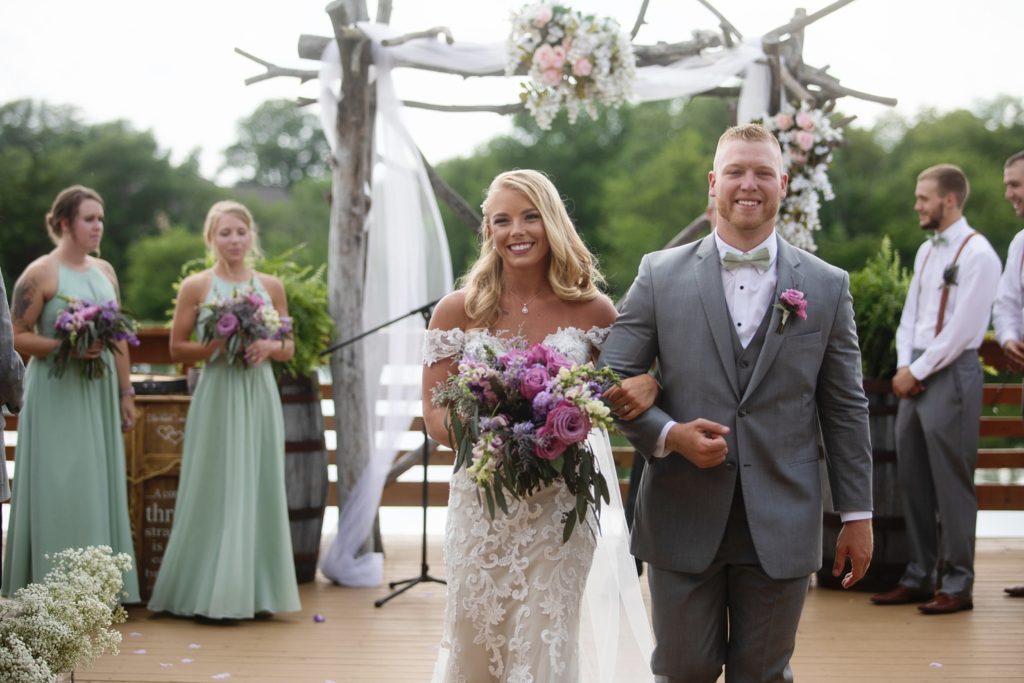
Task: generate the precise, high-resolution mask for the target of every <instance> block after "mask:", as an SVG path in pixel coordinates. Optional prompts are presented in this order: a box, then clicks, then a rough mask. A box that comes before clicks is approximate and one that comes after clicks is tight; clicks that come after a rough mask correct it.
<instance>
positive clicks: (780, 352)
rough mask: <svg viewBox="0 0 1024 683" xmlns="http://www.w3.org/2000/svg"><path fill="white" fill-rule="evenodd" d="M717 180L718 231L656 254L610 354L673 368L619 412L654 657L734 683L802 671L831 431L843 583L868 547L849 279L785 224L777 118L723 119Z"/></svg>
mask: <svg viewBox="0 0 1024 683" xmlns="http://www.w3.org/2000/svg"><path fill="white" fill-rule="evenodd" d="M708 179H709V182H710V195H711V196H712V197H713V198H714V200H715V207H716V213H717V216H716V221H717V223H716V229H715V232H714V233H713V234H712V235H710V236H708V237H706V238H705V239H703V240H701V241H700V242H697V243H694V244H688V245H685V246H682V247H677V248H674V249H668V250H665V251H660V252H656V253H652V254H648V255H647V256H645V257H644V259H643V261H641V263H640V269H639V272H638V274H637V277H636V280H635V281H634V282H633V285H632V287H631V288H630V290H629V293H628V294H627V296H626V299H625V301H624V302H623V304H622V306H621V311H620V315H619V318H618V320H617V321H616V323H615V325H614V327H613V328H612V331H611V334H610V336H609V337H608V340H607V341H606V342H605V344H604V346H603V348H602V352H601V362H602V364H605V365H608V366H609V367H611V368H613V369H614V370H616V371H617V372H618V373H619V374H620V375H622V376H623V377H628V376H632V375H636V374H638V373H641V372H646V371H647V369H648V368H649V367H651V365H652V363H653V362H654V361H655V360H657V362H658V367H659V369H660V371H661V380H662V383H663V384H664V390H663V392H662V395H661V398H660V400H659V403H658V405H656V406H654V407H652V408H651V409H649V410H648V411H647V412H645V413H644V414H642V415H641V416H640V417H639V418H637V419H635V420H633V421H631V422H622V423H621V424H620V425H619V426H620V428H621V429H622V431H623V432H624V433H625V434H626V436H627V437H628V438H629V440H630V441H631V442H632V443H633V445H634V446H636V448H637V449H638V450H639V451H641V452H642V453H643V454H644V456H645V458H646V459H647V461H648V467H647V468H646V470H645V472H644V475H643V479H642V480H641V483H640V491H639V496H638V498H637V502H636V509H635V511H634V515H635V516H634V522H633V537H632V551H633V554H634V555H636V556H637V557H638V558H640V559H642V560H645V561H646V562H648V564H649V566H650V571H649V581H650V589H651V605H652V617H653V621H654V631H655V636H656V639H657V646H656V648H655V650H654V655H653V657H652V661H651V666H652V669H653V671H654V673H655V674H656V676H657V680H658V681H660V682H661V683H673V682H677V683H678V682H685V683H702V682H705V681H706V682H707V683H714V681H715V680H716V679H717V678H718V676H719V675H720V673H721V670H722V667H723V666H725V675H726V681H727V683H768V682H769V681H771V682H775V681H791V680H792V672H791V671H790V667H789V660H790V657H791V656H792V654H793V648H794V645H795V641H796V631H797V625H798V623H799V621H800V612H801V610H802V609H803V604H804V598H805V596H806V593H807V588H808V577H809V575H810V574H811V572H814V571H816V570H817V569H818V568H819V567H820V566H821V555H822V552H821V551H822V548H821V521H822V491H821V489H822V483H821V478H820V474H819V467H820V464H819V452H818V441H819V434H820V435H821V436H822V438H823V441H824V445H825V464H826V466H827V469H828V475H829V482H830V484H831V492H832V500H833V502H834V505H835V509H836V510H838V511H840V512H841V514H842V517H843V522H844V524H843V529H842V531H841V533H840V534H839V540H838V544H837V548H836V560H835V564H834V566H833V568H832V571H833V574H835V575H836V576H838V575H839V574H840V573H841V572H843V571H844V570H845V567H846V562H847V560H849V561H850V565H851V569H850V571H849V573H847V574H846V576H845V577H844V579H843V586H844V587H846V588H849V587H850V586H852V585H853V584H854V583H856V582H857V581H858V580H859V579H860V578H861V577H862V576H863V575H864V572H865V571H866V570H867V567H868V564H869V562H870V559H871V550H872V535H871V519H870V518H871V512H870V511H871V446H870V441H869V435H868V408H867V400H866V399H865V397H864V392H863V390H862V387H861V361H860V352H859V350H858V345H857V332H856V329H855V327H854V322H853V307H852V303H851V300H850V294H849V288H848V283H849V277H848V275H847V274H846V273H845V272H843V271H841V270H839V269H837V268H834V267H832V266H829V265H828V264H826V263H824V262H823V261H821V260H820V259H818V258H816V257H814V256H812V255H810V254H808V253H806V252H804V251H800V250H798V249H796V248H794V247H792V246H790V245H789V244H787V243H786V242H785V241H784V240H782V239H780V238H778V237H777V235H776V232H775V217H776V214H777V213H778V209H779V203H780V201H781V199H782V198H783V197H784V196H785V193H786V184H787V182H788V178H787V176H786V174H785V173H783V170H782V156H781V153H780V149H779V144H778V142H777V141H776V139H775V137H774V136H773V135H772V134H771V133H770V132H769V131H768V130H766V129H765V128H763V127H761V126H758V125H745V126H737V127H734V128H730V129H729V130H727V131H726V132H725V133H724V134H723V135H722V137H721V138H720V139H719V141H718V149H717V151H716V152H715V162H714V170H713V171H711V172H710V173H709V174H708ZM787 290H790V291H789V292H787ZM783 293H786V296H785V297H783V296H782V294H783ZM784 300H785V301H784ZM786 302H788V303H786ZM819 430H820V431H819Z"/></svg>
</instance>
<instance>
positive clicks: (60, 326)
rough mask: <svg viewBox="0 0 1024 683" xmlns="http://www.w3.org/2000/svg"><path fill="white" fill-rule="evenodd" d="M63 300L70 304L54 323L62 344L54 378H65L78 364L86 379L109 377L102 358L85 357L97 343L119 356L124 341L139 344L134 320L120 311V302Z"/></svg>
mask: <svg viewBox="0 0 1024 683" xmlns="http://www.w3.org/2000/svg"><path fill="white" fill-rule="evenodd" d="M58 296H60V295H58ZM60 298H61V299H63V300H64V301H66V302H67V304H68V305H67V308H65V309H64V310H63V311H61V312H60V313H59V314H58V315H57V320H56V321H54V324H53V330H54V336H55V337H56V338H57V339H58V340H59V341H60V346H58V347H57V351H56V354H55V355H54V357H53V367H52V368H50V376H51V377H62V376H63V375H64V373H65V372H66V371H67V369H68V367H69V366H71V365H75V366H76V367H77V368H78V372H79V374H81V375H82V377H85V378H87V379H97V378H100V377H103V376H104V375H106V374H107V370H109V369H110V368H108V367H107V362H106V361H105V360H103V358H102V357H101V358H83V357H82V354H84V353H85V352H86V351H88V350H89V347H90V346H92V345H93V344H95V343H96V342H97V341H99V342H102V344H103V347H104V348H105V349H110V350H111V351H113V352H114V353H120V349H119V348H118V347H117V343H118V342H121V341H126V342H128V343H129V344H131V345H132V346H138V345H139V338H138V336H136V325H135V321H134V320H132V318H131V317H129V316H128V315H126V314H125V313H124V311H122V310H121V307H120V306H119V305H118V303H117V301H114V300H113V299H112V300H110V301H105V302H103V303H101V304H94V303H91V302H89V301H86V300H85V299H79V298H77V297H66V296H60Z"/></svg>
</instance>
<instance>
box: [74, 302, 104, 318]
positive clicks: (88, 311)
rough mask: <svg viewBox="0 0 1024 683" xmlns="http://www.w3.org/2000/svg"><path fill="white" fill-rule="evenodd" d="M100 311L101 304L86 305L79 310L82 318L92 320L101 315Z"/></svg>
mask: <svg viewBox="0 0 1024 683" xmlns="http://www.w3.org/2000/svg"><path fill="white" fill-rule="evenodd" d="M99 312H100V307H99V306H93V305H91V304H90V305H89V306H86V307H85V308H83V309H82V310H81V311H79V312H78V314H79V315H80V316H81V317H82V320H92V319H93V318H95V317H96V316H97V315H99Z"/></svg>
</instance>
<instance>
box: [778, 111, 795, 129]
mask: <svg viewBox="0 0 1024 683" xmlns="http://www.w3.org/2000/svg"><path fill="white" fill-rule="evenodd" d="M775 126H776V127H777V128H778V129H779V130H789V129H790V128H792V127H793V117H792V116H790V115H789V114H787V113H785V112H779V113H778V114H776V115H775Z"/></svg>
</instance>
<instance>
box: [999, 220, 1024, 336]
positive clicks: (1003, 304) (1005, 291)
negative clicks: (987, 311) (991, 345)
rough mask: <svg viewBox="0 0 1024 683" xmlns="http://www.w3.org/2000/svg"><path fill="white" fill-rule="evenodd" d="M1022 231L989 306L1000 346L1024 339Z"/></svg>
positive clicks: (1023, 237)
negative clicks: (990, 306)
mask: <svg viewBox="0 0 1024 683" xmlns="http://www.w3.org/2000/svg"><path fill="white" fill-rule="evenodd" d="M1022 261H1024V230H1021V231H1020V232H1018V233H1017V234H1016V236H1014V238H1013V241H1012V242H1010V251H1009V252H1008V253H1007V254H1006V269H1005V270H1003V276H1002V277H1001V278H999V288H998V289H997V290H996V300H995V303H993V304H992V326H993V327H995V328H996V339H998V340H999V345H1000V346H1003V345H1004V344H1006V342H1008V341H1022V340H1024V292H1022V291H1021V270H1022V269H1024V262H1022Z"/></svg>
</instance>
